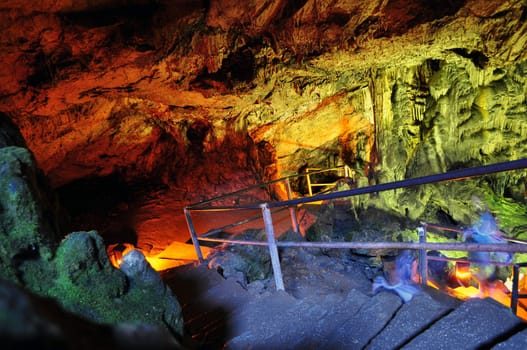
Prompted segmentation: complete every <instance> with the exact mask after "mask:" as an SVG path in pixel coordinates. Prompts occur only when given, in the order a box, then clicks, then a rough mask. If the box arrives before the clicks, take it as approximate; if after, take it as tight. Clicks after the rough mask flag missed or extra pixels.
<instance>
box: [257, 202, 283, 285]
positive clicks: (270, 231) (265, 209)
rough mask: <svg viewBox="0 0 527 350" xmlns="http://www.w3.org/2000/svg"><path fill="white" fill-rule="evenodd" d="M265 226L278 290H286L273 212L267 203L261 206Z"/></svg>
mask: <svg viewBox="0 0 527 350" xmlns="http://www.w3.org/2000/svg"><path fill="white" fill-rule="evenodd" d="M260 208H262V214H263V219H264V224H265V232H266V233H267V241H268V242H269V255H271V265H272V266H273V275H274V282H275V285H276V290H285V288H284V280H283V279H282V269H281V268H280V258H279V257H278V248H277V247H276V240H275V238H274V228H273V219H272V217H271V211H270V210H269V206H268V205H267V203H263V204H261V205H260Z"/></svg>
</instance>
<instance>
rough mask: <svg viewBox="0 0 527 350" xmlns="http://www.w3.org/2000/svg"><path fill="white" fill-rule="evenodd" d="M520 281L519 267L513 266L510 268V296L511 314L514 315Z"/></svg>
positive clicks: (516, 307)
mask: <svg viewBox="0 0 527 350" xmlns="http://www.w3.org/2000/svg"><path fill="white" fill-rule="evenodd" d="M519 280H520V266H519V265H518V264H514V265H513V266H512V296H511V309H512V312H513V313H514V314H515V315H516V313H517V312H518V293H519V292H518V288H519Z"/></svg>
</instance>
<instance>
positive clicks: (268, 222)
mask: <svg viewBox="0 0 527 350" xmlns="http://www.w3.org/2000/svg"><path fill="white" fill-rule="evenodd" d="M524 168H527V159H519V160H514V161H509V162H503V163H497V164H491V165H484V166H479V167H474V168H468V169H461V170H454V171H450V172H447V173H442V174H435V175H428V176H423V177H418V178H411V179H405V180H400V181H394V182H390V183H385V184H377V185H372V186H367V187H362V188H354V189H351V190H345V191H339V192H334V193H327V194H320V195H316V196H310V197H304V198H296V199H292V198H291V197H292V196H291V191H290V186H289V179H291V178H293V177H297V176H302V175H296V176H289V177H286V178H283V179H278V180H275V181H272V182H271V183H276V182H279V181H283V180H284V179H286V180H287V185H288V197H289V199H288V200H285V201H276V202H265V203H257V204H256V203H255V204H250V205H244V206H218V207H210V208H203V207H201V208H200V206H202V205H203V204H204V203H211V202H213V201H214V200H217V199H218V198H226V197H227V196H229V195H233V193H230V194H227V195H224V196H220V197H216V198H213V199H211V200H208V201H204V202H200V203H197V204H194V205H190V206H187V207H185V208H184V213H185V218H186V221H187V225H188V229H189V232H190V235H191V237H192V242H193V244H194V247H195V249H196V253H197V256H198V259H199V260H200V262H203V255H202V253H201V249H200V245H199V240H200V239H202V240H204V241H215V242H224V243H235V244H248V245H265V246H268V247H269V253H270V256H271V263H272V267H273V274H274V278H275V285H276V288H277V289H279V290H284V284H283V279H282V273H281V268H280V262H279V259H278V254H277V247H311V248H352V249H358V248H362V249H386V248H392V249H413V250H419V251H420V252H421V253H420V254H423V253H424V254H426V250H445V251H446V250H455V251H500V252H514V253H518V252H519V253H527V245H524V244H517V243H512V244H479V243H427V242H425V241H421V239H422V236H421V235H420V242H419V243H413V242H276V241H275V237H274V226H273V222H272V217H271V214H270V209H271V208H276V207H288V208H290V211H291V220H292V223H293V227H295V228H296V230H297V229H298V223H296V212H295V210H294V207H295V206H296V205H299V204H305V203H312V202H318V201H324V200H331V199H338V198H344V197H351V196H356V195H359V194H367V193H374V192H381V191H387V190H393V189H399V188H406V187H412V186H418V185H424V184H431V183H437V182H442V181H451V180H461V179H466V178H471V177H475V176H482V175H488V174H492V173H497V172H504V171H510V170H518V169H524ZM258 187H262V185H259V186H253V187H252V188H258ZM246 190H247V189H245V190H240V191H237V192H234V193H242V192H243V191H246ZM233 209H261V210H262V217H263V220H264V225H265V231H266V233H267V242H254V241H237V240H227V239H215V238H210V237H207V238H200V237H198V235H197V234H196V231H195V228H194V226H193V223H192V218H191V211H194V210H199V211H207V210H233Z"/></svg>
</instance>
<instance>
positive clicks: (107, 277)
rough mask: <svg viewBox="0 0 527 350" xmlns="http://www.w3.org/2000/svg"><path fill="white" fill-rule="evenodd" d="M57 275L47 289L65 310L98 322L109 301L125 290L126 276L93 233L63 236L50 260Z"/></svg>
mask: <svg viewBox="0 0 527 350" xmlns="http://www.w3.org/2000/svg"><path fill="white" fill-rule="evenodd" d="M53 264H54V267H55V269H56V271H57V278H56V279H55V280H54V283H53V287H52V289H51V290H50V291H49V294H50V296H52V297H54V298H56V299H58V300H59V301H60V303H61V304H62V305H63V306H64V307H65V308H66V309H68V310H70V311H73V312H76V313H80V314H82V315H84V316H86V317H88V318H89V319H92V320H94V321H99V322H110V321H113V319H112V318H113V317H111V316H108V313H109V310H110V312H111V311H113V310H111V307H109V306H110V305H111V304H113V303H114V300H115V299H116V298H119V297H120V296H121V295H122V294H123V293H124V291H125V288H126V278H125V275H124V274H123V273H122V272H120V271H119V270H117V269H115V268H113V267H112V265H111V264H110V261H109V259H108V256H107V255H106V251H105V247H104V242H103V240H102V238H101V237H100V236H99V235H98V234H97V233H96V232H95V231H91V232H75V233H72V234H69V235H68V236H66V238H65V239H64V240H63V241H62V243H61V245H60V246H59V248H58V249H57V252H56V257H55V259H54V260H53Z"/></svg>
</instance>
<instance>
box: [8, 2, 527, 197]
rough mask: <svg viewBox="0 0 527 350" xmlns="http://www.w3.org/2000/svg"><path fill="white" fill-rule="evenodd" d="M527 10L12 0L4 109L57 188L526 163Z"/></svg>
mask: <svg viewBox="0 0 527 350" xmlns="http://www.w3.org/2000/svg"><path fill="white" fill-rule="evenodd" d="M526 8H527V3H526V2H525V1H523V0H510V1H507V0H506V1H503V0H492V1H489V0H448V1H439V0H373V1H372V0H357V1H344V0H340V1H339V0H294V1H290V0H265V1H256V0H253V1H233V0H210V1H191V0H176V1H173V0H158V1H146V0H144V1H142V0H136V1H134V0H100V1H97V0H84V1H71V0H53V1H46V0H40V1H32V2H28V1H17V0H3V1H0V16H1V19H0V26H1V32H2V35H1V37H0V57H1V62H2V65H1V66H0V112H2V113H4V114H5V115H7V116H8V117H9V118H11V119H12V120H13V121H14V122H15V123H16V124H17V125H18V127H19V128H20V130H21V132H22V134H23V136H24V137H25V139H26V142H27V145H28V148H30V150H31V151H32V152H33V153H34V155H35V158H36V160H37V163H38V165H39V167H40V168H41V169H42V170H43V171H44V173H45V174H46V175H47V176H48V178H49V179H50V182H51V184H52V185H53V186H54V187H56V188H57V187H60V186H63V185H66V184H68V183H71V182H72V181H75V180H79V179H83V178H90V177H103V176H107V175H112V174H118V175H119V176H121V177H122V178H124V179H126V180H127V181H131V182H133V181H141V180H144V179H148V178H150V179H151V178H156V179H157V180H158V181H161V182H164V183H167V184H172V185H174V186H180V187H182V188H186V189H188V188H190V186H192V185H193V184H195V183H196V182H198V183H202V184H208V185H209V186H205V187H206V188H207V193H208V194H209V195H210V194H211V193H214V192H213V191H221V190H220V189H218V188H216V187H214V186H216V185H218V184H221V183H233V182H235V183H236V184H237V186H244V185H246V184H250V183H251V182H258V181H261V180H264V179H267V180H269V179H272V178H276V177H280V176H284V175H288V174H290V173H291V172H296V171H298V170H299V169H300V168H301V167H305V166H328V165H329V166H331V165H335V164H343V163H346V164H348V165H351V166H352V167H354V168H356V170H357V171H362V172H364V173H365V174H364V175H365V176H368V175H369V174H367V173H368V172H371V171H372V169H376V171H377V172H378V173H379V174H380V175H379V176H381V180H384V181H389V180H394V179H400V178H403V177H405V176H416V175H422V174H425V173H427V172H438V171H447V170H449V169H451V168H452V167H454V166H459V164H465V165H472V164H477V163H478V162H479V163H481V162H492V161H502V160H506V159H516V158H521V157H524V156H525V151H526V149H525V148H526V146H525V142H524V137H525V136H526V134H527V130H526V127H525V126H524V125H525V112H526V110H527V108H526V107H525V95H526V91H527V87H526V86H527V84H526V78H525V75H526V74H527V65H526V64H524V62H525V60H526V56H527V50H525V44H526V41H527V24H526V21H525V19H526V17H527V16H526V13H527V12H526ZM489 140H493V142H491V143H489V142H488V141H489ZM460 145H464V146H463V147H460ZM211 186H212V187H211ZM205 187H203V186H202V188H205ZM211 188H212V190H211Z"/></svg>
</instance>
